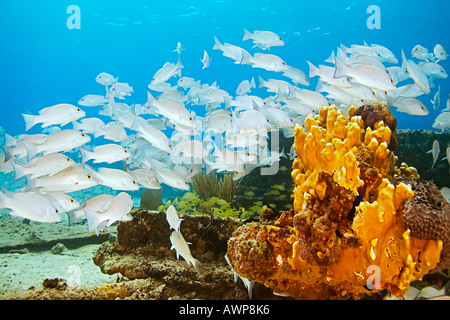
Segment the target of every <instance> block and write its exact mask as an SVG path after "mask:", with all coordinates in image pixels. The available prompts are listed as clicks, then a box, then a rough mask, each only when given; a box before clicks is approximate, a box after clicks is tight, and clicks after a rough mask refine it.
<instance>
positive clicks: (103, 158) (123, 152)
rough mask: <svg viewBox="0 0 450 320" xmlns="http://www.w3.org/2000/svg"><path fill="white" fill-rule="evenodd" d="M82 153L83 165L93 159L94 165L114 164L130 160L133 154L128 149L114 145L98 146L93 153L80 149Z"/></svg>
mask: <svg viewBox="0 0 450 320" xmlns="http://www.w3.org/2000/svg"><path fill="white" fill-rule="evenodd" d="M80 153H81V162H82V163H85V162H87V161H89V160H92V159H93V160H94V163H101V162H106V163H114V162H117V161H122V160H125V159H128V158H129V157H130V156H131V153H130V152H129V151H128V150H127V149H125V148H124V147H122V146H120V145H117V144H114V143H109V144H105V145H101V146H97V147H95V148H94V150H93V151H92V152H91V151H87V150H84V149H80Z"/></svg>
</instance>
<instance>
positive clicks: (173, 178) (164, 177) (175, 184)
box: [155, 168, 190, 191]
mask: <svg viewBox="0 0 450 320" xmlns="http://www.w3.org/2000/svg"><path fill="white" fill-rule="evenodd" d="M155 173H156V176H157V177H158V181H160V183H164V184H166V185H168V186H170V187H172V188H175V189H181V190H186V191H187V190H189V189H190V187H189V184H188V183H187V182H186V180H185V179H186V178H185V177H183V176H182V175H181V174H179V173H178V172H176V171H174V170H170V169H167V168H166V169H160V168H159V169H156V170H155Z"/></svg>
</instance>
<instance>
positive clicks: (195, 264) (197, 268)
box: [191, 258, 200, 275]
mask: <svg viewBox="0 0 450 320" xmlns="http://www.w3.org/2000/svg"><path fill="white" fill-rule="evenodd" d="M191 262H192V266H193V267H194V269H195V271H197V274H198V275H200V261H198V260H197V259H195V258H192V261H191Z"/></svg>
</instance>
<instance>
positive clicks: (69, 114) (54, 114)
mask: <svg viewBox="0 0 450 320" xmlns="http://www.w3.org/2000/svg"><path fill="white" fill-rule="evenodd" d="M85 115H86V113H85V112H84V111H83V110H81V109H80V108H78V107H76V106H74V105H72V104H68V103H60V104H57V105H54V106H51V107H47V108H44V109H41V110H40V111H39V115H31V114H22V116H23V118H24V119H25V126H26V128H25V131H27V130H29V129H30V128H31V127H33V126H34V125H35V124H37V123H42V125H41V126H42V128H44V127H48V126H51V125H62V126H63V125H66V124H68V123H69V122H72V121H76V120H78V119H80V118H83V117H84V116H85Z"/></svg>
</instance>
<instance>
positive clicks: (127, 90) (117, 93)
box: [110, 82, 133, 99]
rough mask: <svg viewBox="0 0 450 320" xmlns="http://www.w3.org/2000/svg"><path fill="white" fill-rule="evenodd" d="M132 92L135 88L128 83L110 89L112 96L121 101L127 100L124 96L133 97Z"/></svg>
mask: <svg viewBox="0 0 450 320" xmlns="http://www.w3.org/2000/svg"><path fill="white" fill-rule="evenodd" d="M131 92H133V88H132V87H130V85H129V84H128V83H122V82H117V83H115V84H113V85H112V87H111V89H110V93H111V96H113V97H116V98H119V99H125V98H124V96H131Z"/></svg>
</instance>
